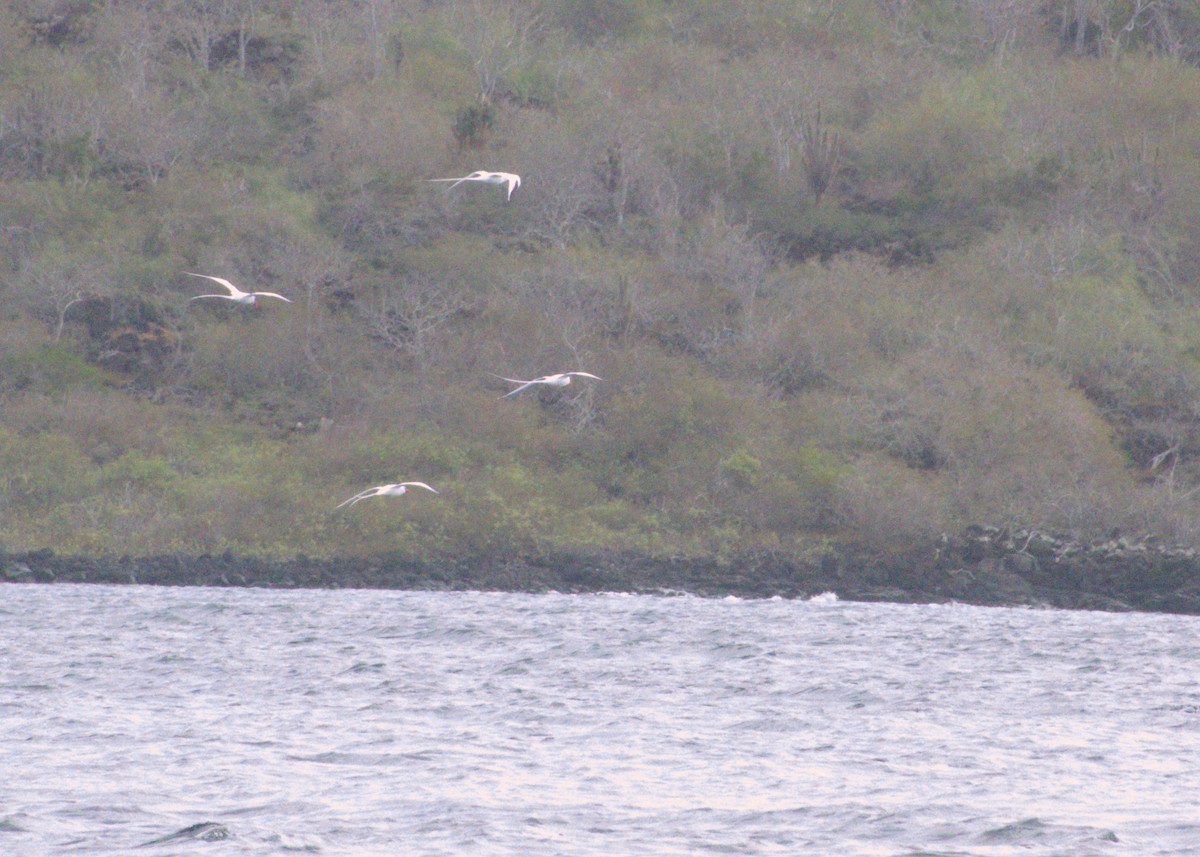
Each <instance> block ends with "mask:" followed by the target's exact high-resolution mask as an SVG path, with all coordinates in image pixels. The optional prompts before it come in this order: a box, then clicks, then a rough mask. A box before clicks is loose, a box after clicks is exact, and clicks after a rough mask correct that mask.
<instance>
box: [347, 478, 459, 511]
mask: <svg viewBox="0 0 1200 857" xmlns="http://www.w3.org/2000/svg"><path fill="white" fill-rule="evenodd" d="M410 486H411V487H416V488H424V489H425V490H426V491H432V492H433V493H434V494H440V493H441V492H440V491H438V490H437V489H436V488H430V487H429V486H428V485H426V484H425V483H424V482H396V483H393V484H391V485H376V486H375V487H374V488H368V489H367V490H366V491H359V492H358V493H357V494H355V495H354V496H353V497H351V498H350V499H349V500H343V501H342V502H341V503H338V504H337V508H338V509H340V508H342V507H343V506H353V505H354V504H355V503H357V502H358V501H359V500H366V499H367V498H368V497H399V496H400V495H401V494H404V493H407V491H408V489H409V487H410Z"/></svg>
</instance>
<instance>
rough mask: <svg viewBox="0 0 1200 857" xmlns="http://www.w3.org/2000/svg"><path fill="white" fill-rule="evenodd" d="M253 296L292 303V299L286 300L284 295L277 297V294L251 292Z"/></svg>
mask: <svg viewBox="0 0 1200 857" xmlns="http://www.w3.org/2000/svg"><path fill="white" fill-rule="evenodd" d="M251 294H253V295H258V296H259V297H260V298H279V299H280V300H281V301H287V302H288V303H291V302H292V301H291V299H290V298H285V297H284V296H283V295H277V294H275V292H251Z"/></svg>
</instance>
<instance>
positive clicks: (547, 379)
mask: <svg viewBox="0 0 1200 857" xmlns="http://www.w3.org/2000/svg"><path fill="white" fill-rule="evenodd" d="M572 375H578V376H579V377H580V378H595V379H596V380H597V381H603V380H604V379H603V378H601V377H600V376H599V375H593V374H592V373H591V372H560V373H559V374H557V375H543V376H542V377H541V378H534V379H533V380H532V381H522V380H520V379H519V378H505V377H504V376H502V375H497V376H496V377H497V378H499V379H500V380H502V381H508V382H509V383H510V384H520V385H521V386H520V387H517V389H515V390H511V391H509V392H507V393H505V394H504V395H503V396H501V397H500V398H502V399H507V398H508V397H509V396H515V395H516V394H517V393H519V392H521V391H522V390H525V389H528V388H529V387H532V386H533V385H534V384H545V385H547V386H549V387H565V386H567V385H568V384H570V383H571V376H572Z"/></svg>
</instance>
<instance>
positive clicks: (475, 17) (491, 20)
mask: <svg viewBox="0 0 1200 857" xmlns="http://www.w3.org/2000/svg"><path fill="white" fill-rule="evenodd" d="M448 5H449V9H448V12H449V18H450V26H451V28H452V31H453V32H455V33H458V34H459V35H460V37H461V38H462V44H463V49H464V50H465V51H466V53H467V56H468V58H469V59H470V60H471V66H472V68H474V70H475V76H476V78H477V79H478V81H479V97H480V100H482V101H484V102H490V101H491V100H492V98H493V97H494V96H495V95H496V94H497V91H498V90H499V88H500V86H501V84H502V83H504V82H505V79H506V78H507V76H508V75H509V73H511V72H512V71H513V70H514V69H517V68H520V67H521V65H522V64H524V63H525V62H526V61H527V60H528V54H529V48H530V47H531V46H532V44H533V41H534V39H535V38H536V37H537V35H538V33H539V32H540V31H541V29H542V17H541V15H540V14H539V13H538V12H536V11H534V10H532V9H531V8H530V7H528V6H524V5H521V4H517V3H496V2H483V0H464V2H456V3H450V4H448Z"/></svg>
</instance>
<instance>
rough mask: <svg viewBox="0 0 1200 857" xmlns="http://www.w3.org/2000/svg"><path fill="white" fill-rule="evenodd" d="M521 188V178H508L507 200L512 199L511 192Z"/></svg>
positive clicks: (511, 176) (514, 176)
mask: <svg viewBox="0 0 1200 857" xmlns="http://www.w3.org/2000/svg"><path fill="white" fill-rule="evenodd" d="M520 186H521V177H520V176H518V175H515V174H509V176H508V198H509V199H512V192H513V191H514V190H516V189H517V188H519V187H520Z"/></svg>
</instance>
